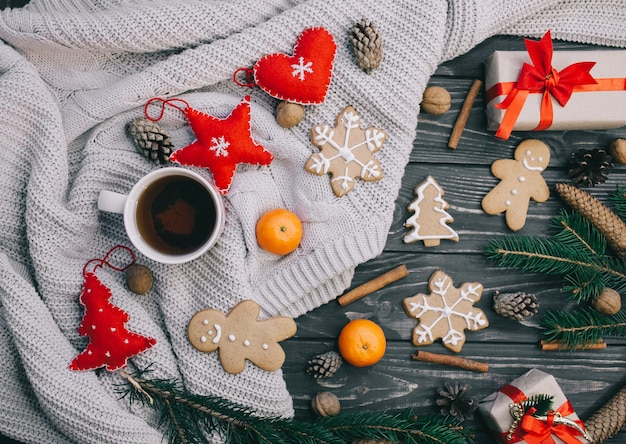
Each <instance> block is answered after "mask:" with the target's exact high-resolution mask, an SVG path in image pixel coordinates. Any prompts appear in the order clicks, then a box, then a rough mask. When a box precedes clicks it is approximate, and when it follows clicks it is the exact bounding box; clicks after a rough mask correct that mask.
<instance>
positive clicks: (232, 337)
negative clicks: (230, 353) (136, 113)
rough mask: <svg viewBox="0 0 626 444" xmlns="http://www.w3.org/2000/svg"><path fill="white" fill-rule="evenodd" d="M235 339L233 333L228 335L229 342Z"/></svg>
mask: <svg viewBox="0 0 626 444" xmlns="http://www.w3.org/2000/svg"><path fill="white" fill-rule="evenodd" d="M236 339H237V338H236V337H235V335H228V340H229V341H230V342H235V340H236Z"/></svg>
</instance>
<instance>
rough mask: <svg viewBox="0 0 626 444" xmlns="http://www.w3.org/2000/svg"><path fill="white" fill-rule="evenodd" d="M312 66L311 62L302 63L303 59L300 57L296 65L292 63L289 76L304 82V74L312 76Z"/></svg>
mask: <svg viewBox="0 0 626 444" xmlns="http://www.w3.org/2000/svg"><path fill="white" fill-rule="evenodd" d="M312 66H313V62H307V63H304V57H300V58H299V59H298V63H294V64H293V65H291V67H292V68H293V71H292V72H291V75H292V76H293V77H296V76H298V79H299V80H304V79H305V74H306V73H310V74H313V68H311V67H312Z"/></svg>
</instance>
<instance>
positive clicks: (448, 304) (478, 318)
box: [402, 270, 489, 353]
mask: <svg viewBox="0 0 626 444" xmlns="http://www.w3.org/2000/svg"><path fill="white" fill-rule="evenodd" d="M428 289H429V291H430V292H431V293H430V294H429V295H426V294H421V293H420V294H416V295H415V296H412V297H409V298H405V299H404V300H403V301H402V305H403V306H404V310H405V311H406V313H407V315H409V316H410V317H413V318H416V319H418V320H419V323H418V325H417V327H415V329H413V335H412V341H413V345H416V346H419V345H429V344H432V343H433V342H435V340H436V339H439V338H441V341H442V343H443V345H445V346H446V347H447V348H449V349H450V350H452V351H454V352H456V353H458V352H460V351H461V349H462V348H463V344H465V332H464V331H465V330H466V329H467V330H470V331H476V330H482V329H483V328H486V327H488V326H489V321H488V320H487V317H486V316H485V313H484V312H483V311H482V310H480V309H479V308H475V307H474V303H476V302H478V301H479V300H480V297H481V295H482V292H483V286H482V285H481V284H480V283H478V282H466V283H463V284H462V285H461V287H459V288H455V287H454V285H453V282H452V279H451V278H450V276H448V275H447V274H446V273H444V272H443V271H441V270H437V271H436V272H434V273H433V275H432V276H431V277H430V280H429V281H428Z"/></svg>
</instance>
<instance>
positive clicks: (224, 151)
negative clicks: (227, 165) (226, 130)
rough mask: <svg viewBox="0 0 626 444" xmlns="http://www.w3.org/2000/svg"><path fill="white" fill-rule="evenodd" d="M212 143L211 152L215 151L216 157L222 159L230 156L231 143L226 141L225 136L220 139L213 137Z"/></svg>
mask: <svg viewBox="0 0 626 444" xmlns="http://www.w3.org/2000/svg"><path fill="white" fill-rule="evenodd" d="M211 143H212V144H213V145H211V146H210V147H209V149H210V150H211V151H214V152H215V155H216V156H217V157H219V156H222V157H226V156H228V147H229V146H230V142H228V141H226V139H224V136H220V137H218V138H216V137H212V138H211Z"/></svg>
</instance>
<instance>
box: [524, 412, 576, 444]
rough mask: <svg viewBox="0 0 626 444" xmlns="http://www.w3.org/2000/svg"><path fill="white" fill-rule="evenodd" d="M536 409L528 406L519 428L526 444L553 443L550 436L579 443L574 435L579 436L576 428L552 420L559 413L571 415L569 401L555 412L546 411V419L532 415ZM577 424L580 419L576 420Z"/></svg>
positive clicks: (570, 442)
mask: <svg viewBox="0 0 626 444" xmlns="http://www.w3.org/2000/svg"><path fill="white" fill-rule="evenodd" d="M536 411H537V409H535V408H534V407H533V408H530V409H529V410H528V412H526V414H525V415H524V418H523V419H522V423H521V424H520V429H521V430H522V431H523V432H522V433H521V434H522V435H523V438H524V441H526V442H527V443H528V444H555V441H554V439H553V438H552V436H553V435H554V436H557V437H558V438H559V439H561V441H563V442H565V443H566V444H580V440H579V439H578V438H576V436H580V432H578V430H576V429H573V428H571V427H570V426H568V425H567V424H557V423H555V422H554V418H555V416H556V415H557V413H558V414H560V415H561V416H567V415H571V414H572V413H573V412H574V410H573V409H572V407H571V405H570V403H569V402H566V403H565V404H563V405H562V406H561V407H559V408H558V410H557V411H556V412H555V411H553V410H551V411H549V412H548V413H547V415H546V416H547V420H546V421H543V420H541V419H539V418H536V417H535V416H533V413H535V412H536ZM576 422H577V423H578V424H579V425H581V424H582V421H576Z"/></svg>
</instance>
